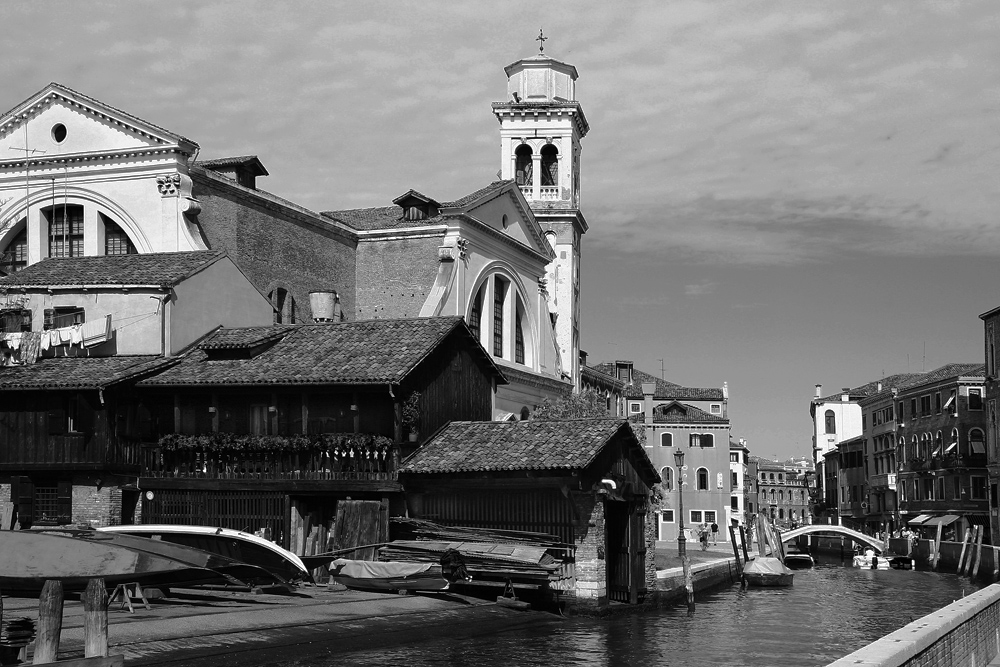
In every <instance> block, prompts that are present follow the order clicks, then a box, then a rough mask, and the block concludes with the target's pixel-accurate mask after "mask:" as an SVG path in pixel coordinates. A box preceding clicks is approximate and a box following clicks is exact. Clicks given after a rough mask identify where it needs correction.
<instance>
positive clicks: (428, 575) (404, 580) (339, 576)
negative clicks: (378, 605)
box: [330, 558, 448, 592]
mask: <svg viewBox="0 0 1000 667" xmlns="http://www.w3.org/2000/svg"><path fill="white" fill-rule="evenodd" d="M330 578H331V579H333V580H335V581H337V582H339V583H341V584H343V585H345V586H347V587H348V588H355V589H360V590H368V591H386V592H392V591H440V590H444V589H446V588H448V581H447V580H446V579H445V578H444V575H443V574H442V572H441V566H440V565H437V564H435V563H406V562H400V561H389V562H381V561H367V560H348V559H346V558H337V559H336V560H334V561H333V562H332V563H330Z"/></svg>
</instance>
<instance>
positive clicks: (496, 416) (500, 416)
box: [493, 410, 518, 422]
mask: <svg viewBox="0 0 1000 667" xmlns="http://www.w3.org/2000/svg"><path fill="white" fill-rule="evenodd" d="M493 421H495V422H516V421H518V419H517V415H515V414H514V413H513V412H507V411H506V410H494V411H493Z"/></svg>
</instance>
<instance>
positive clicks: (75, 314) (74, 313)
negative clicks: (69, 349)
mask: <svg viewBox="0 0 1000 667" xmlns="http://www.w3.org/2000/svg"><path fill="white" fill-rule="evenodd" d="M44 314H45V320H44V322H43V323H42V329H43V330H45V331H48V330H49V329H61V328H63V327H71V326H74V325H77V324H83V323H84V322H86V321H87V318H86V313H85V312H84V310H83V308H80V307H78V306H56V307H55V308H46V309H45V313H44Z"/></svg>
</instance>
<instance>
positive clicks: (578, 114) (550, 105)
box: [493, 101, 590, 138]
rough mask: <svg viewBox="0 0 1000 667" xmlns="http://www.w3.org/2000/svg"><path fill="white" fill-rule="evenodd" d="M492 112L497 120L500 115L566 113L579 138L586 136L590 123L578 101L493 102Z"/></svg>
mask: <svg viewBox="0 0 1000 667" xmlns="http://www.w3.org/2000/svg"><path fill="white" fill-rule="evenodd" d="M493 114H494V115H495V116H496V117H497V119H498V120H500V119H501V118H502V117H507V118H517V117H518V116H520V117H521V118H524V117H527V116H531V117H538V116H550V117H551V116H562V115H566V116H568V117H569V118H570V119H571V120H573V121H574V123H575V125H576V131H577V133H579V135H580V137H581V138H582V137H585V136H587V132H589V131H590V124H589V123H587V117H586V116H585V115H584V114H583V107H582V106H580V103H579V102H548V101H546V102H494V103H493ZM501 122H502V121H501Z"/></svg>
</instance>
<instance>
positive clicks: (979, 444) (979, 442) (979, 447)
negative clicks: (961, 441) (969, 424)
mask: <svg viewBox="0 0 1000 667" xmlns="http://www.w3.org/2000/svg"><path fill="white" fill-rule="evenodd" d="M969 449H970V450H971V451H972V453H973V454H985V453H986V443H985V442H984V440H983V432H982V431H980V430H979V429H978V428H974V429H972V430H971V431H969Z"/></svg>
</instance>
